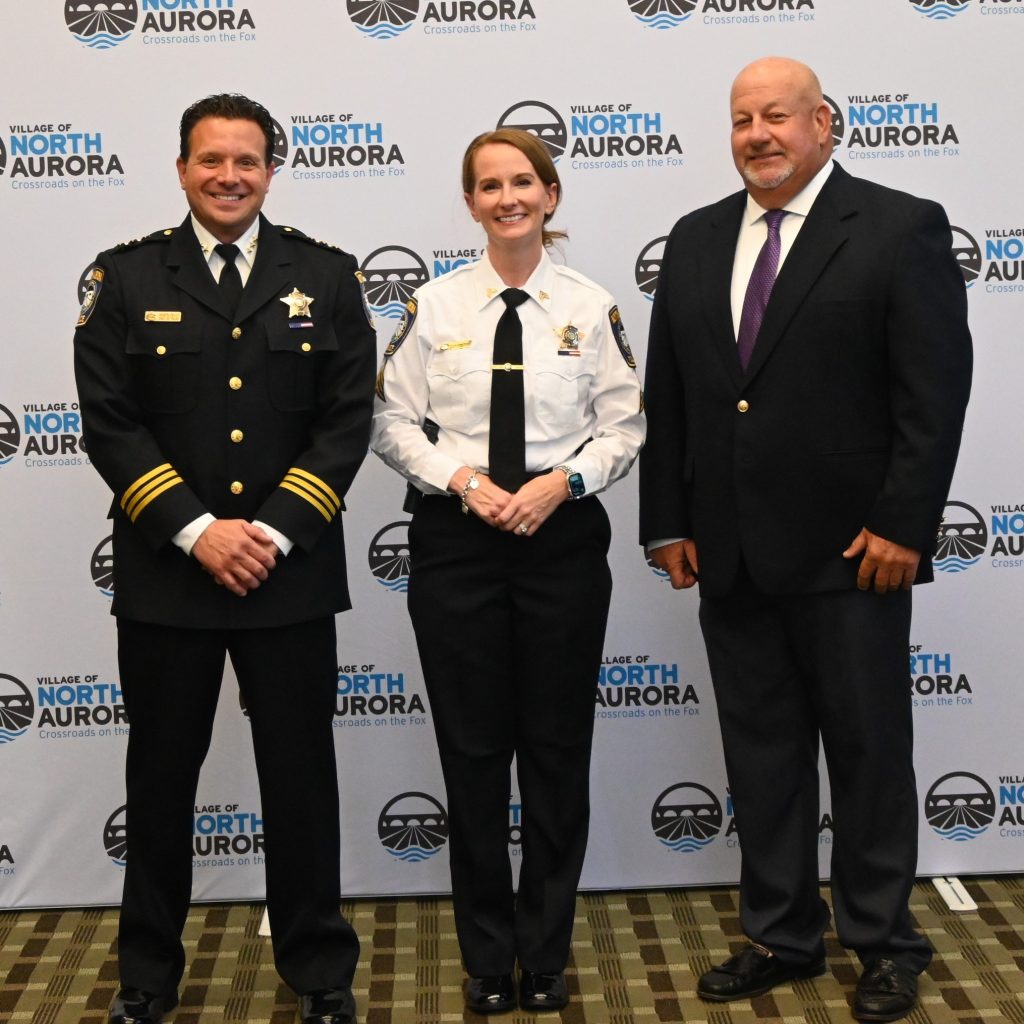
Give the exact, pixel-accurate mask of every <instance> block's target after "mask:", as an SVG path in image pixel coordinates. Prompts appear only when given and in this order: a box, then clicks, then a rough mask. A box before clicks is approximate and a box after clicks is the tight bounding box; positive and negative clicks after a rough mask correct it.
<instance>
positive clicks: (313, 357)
mask: <svg viewBox="0 0 1024 1024" xmlns="http://www.w3.org/2000/svg"><path fill="white" fill-rule="evenodd" d="M300 323H303V324H306V323H308V321H298V320H290V321H288V322H286V323H284V324H279V325H276V326H274V327H268V328H267V387H268V390H269V394H270V401H271V404H272V405H273V406H274V408H276V409H280V410H281V411H282V412H301V411H305V410H309V409H312V408H313V407H314V406H315V405H316V384H317V375H318V374H319V373H322V372H323V366H324V360H325V359H327V358H329V357H330V356H332V355H334V354H335V353H337V351H338V338H337V335H335V333H334V328H333V327H332V326H331V325H330V324H329V323H323V324H313V325H312V326H308V327H307V326H299V324H300Z"/></svg>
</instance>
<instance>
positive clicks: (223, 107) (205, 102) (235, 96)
mask: <svg viewBox="0 0 1024 1024" xmlns="http://www.w3.org/2000/svg"><path fill="white" fill-rule="evenodd" d="M204 117H225V118H227V119H228V120H229V121H254V122H255V123H256V124H258V125H259V126H260V131H262V132H263V137H264V139H266V142H267V145H266V152H265V154H264V157H265V159H266V162H267V166H268V167H269V166H270V162H271V161H272V160H273V158H274V119H273V118H272V117H271V116H270V111H269V110H267V108H266V107H265V106H263V104H262V103H257V102H256V101H255V100H251V99H249V97H248V96H243V95H242V94H241V93H238V92H219V93H215V94H214V95H213V96H207V97H206V98H205V99H201V100H197V101H196V102H195V103H193V104H192V106H191V107H189V108H188V110H186V111H185V113H184V114H182V115H181V128H180V135H181V148H180V149H179V154H180V156H181V159H182V160H186V161H187V160H188V152H189V138H190V136H191V135H192V129H193V128H195V126H196V124H197V123H198V122H199V121H201V120H202V119H203V118H204Z"/></svg>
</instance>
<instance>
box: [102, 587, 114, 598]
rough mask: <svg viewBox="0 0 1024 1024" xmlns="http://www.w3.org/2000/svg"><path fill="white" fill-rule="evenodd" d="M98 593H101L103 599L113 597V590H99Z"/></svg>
mask: <svg viewBox="0 0 1024 1024" xmlns="http://www.w3.org/2000/svg"><path fill="white" fill-rule="evenodd" d="M100 593H101V594H102V595H103V596H104V597H113V596H114V591H113V590H102V589H101V590H100Z"/></svg>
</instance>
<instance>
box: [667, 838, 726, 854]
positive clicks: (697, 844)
mask: <svg viewBox="0 0 1024 1024" xmlns="http://www.w3.org/2000/svg"><path fill="white" fill-rule="evenodd" d="M714 838H715V837H714V836H711V838H710V839H703V840H701V839H695V838H694V837H693V836H683V838H682V839H677V840H676V841H675V842H674V843H669V842H666V841H665V840H664V839H659V840H658V842H660V843H663V844H664V845H665V846H667V847H668V848H669V849H670V850H675V852H676V853H693V852H694V851H695V850H702V849H704V847H705V846H707V845H708V843H710V842H711V841H712V840H713V839H714Z"/></svg>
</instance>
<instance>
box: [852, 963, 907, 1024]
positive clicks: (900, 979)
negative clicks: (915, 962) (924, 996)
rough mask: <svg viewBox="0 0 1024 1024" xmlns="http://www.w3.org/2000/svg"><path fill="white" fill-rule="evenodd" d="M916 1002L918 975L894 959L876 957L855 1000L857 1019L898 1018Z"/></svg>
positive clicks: (854, 1012)
mask: <svg viewBox="0 0 1024 1024" xmlns="http://www.w3.org/2000/svg"><path fill="white" fill-rule="evenodd" d="M916 1004H917V975H916V974H915V973H914V972H913V971H910V970H908V969H907V968H906V967H900V965H899V964H898V963H896V962H895V961H893V960H887V959H885V958H882V959H879V960H876V961H875V962H874V963H873V964H871V965H870V966H869V967H868V968H867V969H866V970H865V971H864V973H863V974H862V975H861V976H860V981H858V982H857V994H856V995H855V996H854V999H853V1011H852V1012H853V1015H854V1017H856V1018H857V1020H899V1019H900V1017H905V1016H906V1015H907V1014H908V1013H910V1011H911V1010H912V1009H913V1008H914V1006H915V1005H916Z"/></svg>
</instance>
